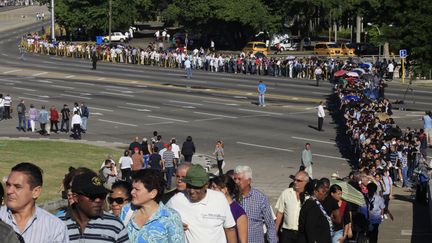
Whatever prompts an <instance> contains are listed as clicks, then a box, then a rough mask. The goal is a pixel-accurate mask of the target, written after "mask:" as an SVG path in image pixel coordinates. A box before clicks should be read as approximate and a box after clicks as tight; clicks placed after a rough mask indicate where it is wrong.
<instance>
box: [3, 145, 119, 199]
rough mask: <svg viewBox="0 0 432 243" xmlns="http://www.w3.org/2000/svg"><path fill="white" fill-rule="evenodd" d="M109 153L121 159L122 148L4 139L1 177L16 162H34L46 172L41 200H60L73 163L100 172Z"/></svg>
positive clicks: (5, 174)
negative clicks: (61, 187) (60, 190)
mask: <svg viewBox="0 0 432 243" xmlns="http://www.w3.org/2000/svg"><path fill="white" fill-rule="evenodd" d="M108 154H112V155H113V156H114V159H115V160H116V161H117V160H118V158H119V157H120V155H121V150H115V149H111V148H105V147H99V146H93V145H87V144H80V143H67V142H56V141H17V140H0V178H4V177H5V176H7V175H8V174H9V172H10V169H11V168H12V167H13V166H14V165H15V164H17V163H20V162H32V163H34V164H36V165H38V166H39V167H41V168H42V170H43V172H44V173H43V180H44V181H43V187H42V195H41V197H40V198H39V199H38V201H37V202H38V203H41V202H45V201H51V200H56V199H60V198H61V193H60V192H59V189H60V184H61V182H62V179H63V177H64V175H65V174H66V173H67V171H68V168H69V166H73V167H75V168H77V167H80V166H84V167H88V168H90V169H93V170H95V171H97V170H98V168H100V165H101V164H102V162H103V161H104V160H105V158H106V157H107V155H108ZM3 186H4V184H3Z"/></svg>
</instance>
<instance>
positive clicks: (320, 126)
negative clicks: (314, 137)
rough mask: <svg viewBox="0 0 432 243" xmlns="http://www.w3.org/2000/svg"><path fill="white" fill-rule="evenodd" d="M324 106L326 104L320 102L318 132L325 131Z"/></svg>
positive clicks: (318, 107)
mask: <svg viewBox="0 0 432 243" xmlns="http://www.w3.org/2000/svg"><path fill="white" fill-rule="evenodd" d="M323 104H324V103H323V102H322V101H320V103H319V105H318V106H317V107H316V108H317V115H318V131H324V130H323V129H322V126H323V123H324V117H325V112H324V106H323Z"/></svg>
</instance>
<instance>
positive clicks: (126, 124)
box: [98, 119, 138, 127]
mask: <svg viewBox="0 0 432 243" xmlns="http://www.w3.org/2000/svg"><path fill="white" fill-rule="evenodd" d="M98 121H101V122H107V123H112V124H118V125H123V126H130V127H137V126H138V125H135V124H130V123H123V122H116V121H110V120H104V119H98Z"/></svg>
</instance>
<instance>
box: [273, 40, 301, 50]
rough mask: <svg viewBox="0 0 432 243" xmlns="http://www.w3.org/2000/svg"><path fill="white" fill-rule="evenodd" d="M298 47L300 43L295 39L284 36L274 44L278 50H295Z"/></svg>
mask: <svg viewBox="0 0 432 243" xmlns="http://www.w3.org/2000/svg"><path fill="white" fill-rule="evenodd" d="M299 47H300V43H299V42H297V41H296V39H292V38H286V39H283V40H281V41H280V42H279V43H276V44H275V45H274V48H275V49H276V50H278V51H296V50H298V48H299Z"/></svg>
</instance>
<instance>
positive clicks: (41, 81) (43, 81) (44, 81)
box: [33, 79, 53, 84]
mask: <svg viewBox="0 0 432 243" xmlns="http://www.w3.org/2000/svg"><path fill="white" fill-rule="evenodd" d="M33 81H34V82H38V83H44V84H52V83H53V82H51V81H49V80H43V79H40V80H37V79H35V80H33Z"/></svg>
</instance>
